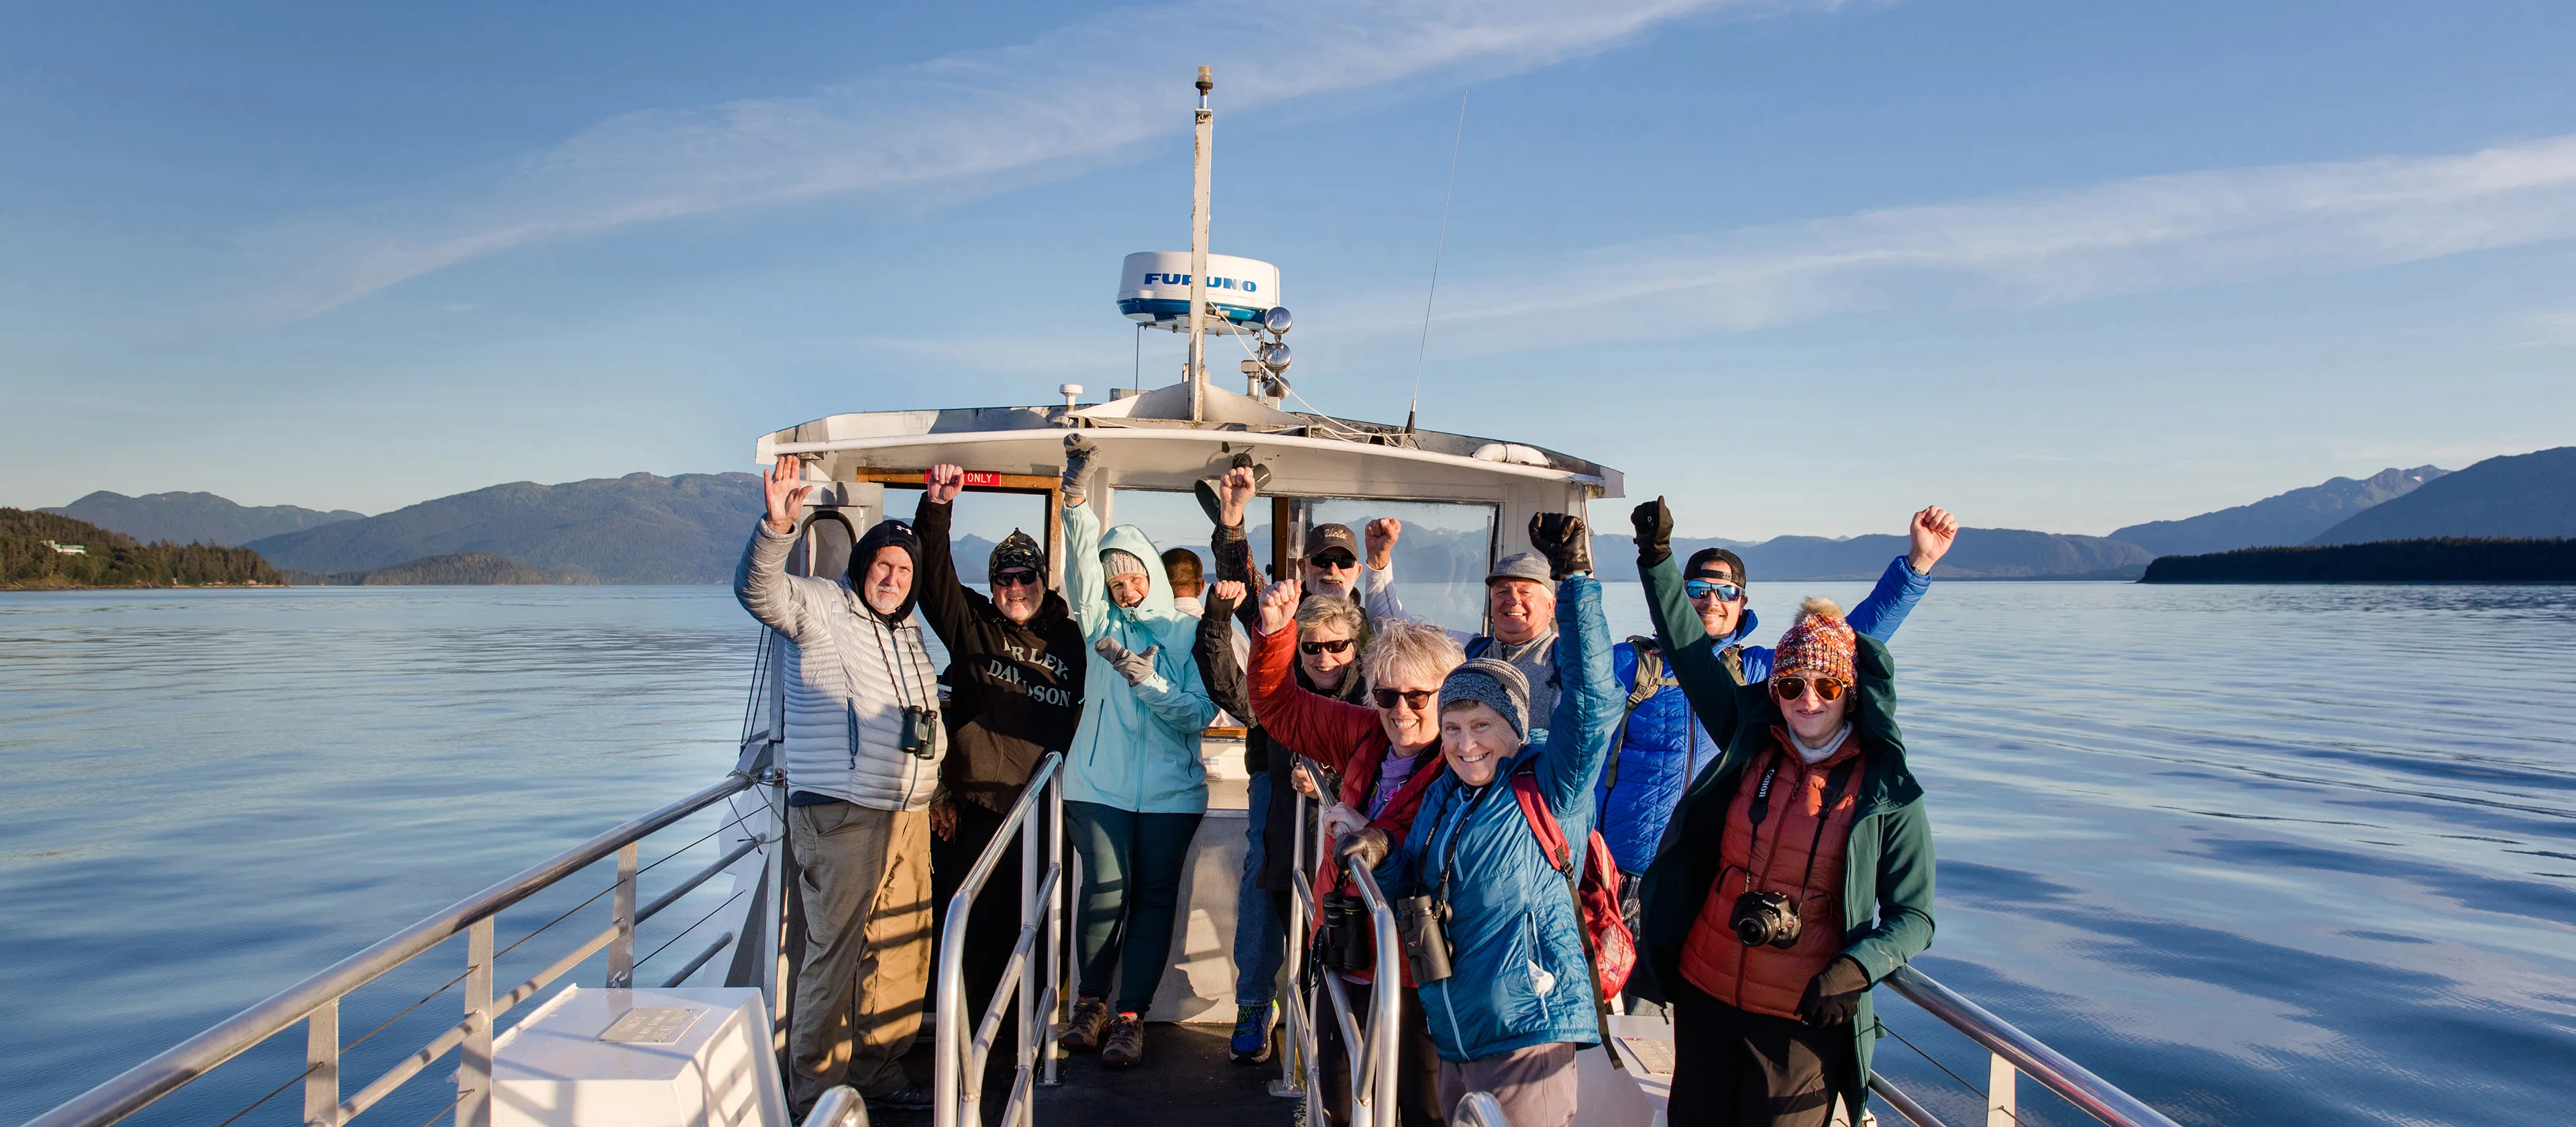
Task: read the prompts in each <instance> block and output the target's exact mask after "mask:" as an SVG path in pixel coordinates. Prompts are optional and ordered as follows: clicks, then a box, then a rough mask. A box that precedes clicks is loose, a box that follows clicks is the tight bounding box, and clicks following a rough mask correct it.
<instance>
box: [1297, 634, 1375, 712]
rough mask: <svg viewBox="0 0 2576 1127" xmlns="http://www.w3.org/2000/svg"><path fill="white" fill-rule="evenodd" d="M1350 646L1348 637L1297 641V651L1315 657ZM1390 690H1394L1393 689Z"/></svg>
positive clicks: (1334, 652) (1333, 652) (1340, 650)
mask: <svg viewBox="0 0 2576 1127" xmlns="http://www.w3.org/2000/svg"><path fill="white" fill-rule="evenodd" d="M1349 648H1351V640H1350V639H1348V638H1334V639H1331V640H1329V641H1322V642H1299V643H1297V652H1298V653H1301V654H1305V655H1306V656H1308V657H1313V656H1315V655H1316V654H1337V653H1340V652H1342V651H1344V650H1347V649H1349ZM1388 691H1390V692H1392V691H1393V690H1388ZM1387 707H1388V708H1393V707H1395V706H1394V705H1392V704H1389V705H1387Z"/></svg>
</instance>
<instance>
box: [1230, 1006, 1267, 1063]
mask: <svg viewBox="0 0 2576 1127" xmlns="http://www.w3.org/2000/svg"><path fill="white" fill-rule="evenodd" d="M1278 1018H1279V1003H1277V1002H1264V1003H1262V1004H1260V1005H1258V1006H1236V1007H1235V1008H1234V1039H1233V1040H1231V1041H1229V1042H1227V1043H1226V1046H1225V1058H1226V1059H1227V1060H1230V1061H1233V1062H1234V1063H1236V1064H1268V1063H1270V1028H1271V1026H1272V1025H1274V1024H1276V1023H1277V1021H1278Z"/></svg>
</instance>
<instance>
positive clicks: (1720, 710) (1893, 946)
mask: <svg viewBox="0 0 2576 1127" xmlns="http://www.w3.org/2000/svg"><path fill="white" fill-rule="evenodd" d="M1641 570H1645V571H1646V572H1647V575H1646V589H1647V590H1646V594H1647V606H1648V608H1649V609H1650V610H1652V611H1653V612H1654V615H1655V623H1656V629H1657V632H1658V633H1659V634H1660V635H1662V636H1663V638H1664V645H1665V647H1666V650H1667V652H1671V651H1673V650H1674V649H1676V648H1677V647H1674V646H1673V645H1672V641H1671V635H1670V633H1669V632H1666V631H1665V630H1664V623H1666V622H1668V621H1676V620H1678V619H1679V618H1680V617H1681V616H1689V617H1690V618H1691V619H1692V620H1694V623H1695V620H1696V619H1697V616H1698V612H1696V611H1694V610H1693V609H1692V608H1691V606H1690V603H1689V602H1688V601H1687V600H1686V599H1684V598H1683V597H1682V590H1681V583H1680V582H1679V578H1680V573H1679V571H1678V570H1677V569H1674V568H1671V567H1665V568H1662V569H1641ZM1656 570H1661V571H1664V572H1667V573H1670V574H1669V575H1668V576H1666V577H1664V578H1669V579H1671V580H1673V581H1672V582H1669V583H1657V582H1656V580H1657V578H1659V577H1658V576H1657V575H1656V574H1655V571H1656ZM1664 588H1669V590H1666V589H1664ZM1857 640H1858V642H1859V652H1858V653H1857V654H1856V655H1855V657H1856V659H1857V660H1856V662H1855V665H1856V668H1857V672H1858V673H1859V675H1860V687H1859V692H1858V693H1857V694H1856V704H1857V709H1856V711H1855V712H1854V714H1853V716H1852V730H1853V731H1854V733H1855V734H1857V735H1858V736H1859V737H1860V740H1861V747H1862V749H1863V750H1864V752H1865V753H1866V754H1867V756H1868V761H1869V773H1868V775H1867V776H1865V777H1864V779H1863V781H1862V783H1861V790H1860V798H1859V801H1860V809H1859V813H1858V814H1857V816H1856V817H1855V819H1854V821H1853V822H1852V835H1851V841H1850V844H1849V845H1848V846H1847V851H1846V853H1845V854H1844V867H1843V906H1842V914H1843V920H1844V930H1843V952H1842V953H1843V954H1845V955H1847V956H1850V958H1851V960H1852V961H1853V962H1856V963H1858V964H1860V967H1861V969H1862V970H1863V971H1865V972H1867V973H1868V974H1869V979H1870V981H1872V982H1876V981H1878V980H1880V979H1882V978H1885V977H1887V976H1888V974H1890V973H1891V972H1893V971H1895V970H1896V968H1897V967H1899V966H1902V965H1904V964H1905V961H1906V960H1907V959H1910V958H1913V957H1914V956H1915V955H1916V954H1919V953H1921V952H1922V951H1923V950H1924V949H1925V948H1927V947H1930V946H1931V945H1932V867H1933V866H1932V822H1931V819H1930V818H1928V817H1927V816H1926V815H1925V814H1924V810H1923V786H1922V784H1921V783H1918V782H1916V781H1915V779H1914V773H1913V772H1912V771H1909V770H1907V769H1906V765H1905V737H1904V733H1902V732H1900V731H1899V730H1898V729H1897V726H1896V663H1895V661H1894V660H1893V659H1892V658H1890V657H1889V656H1888V653H1887V646H1886V644H1885V643H1883V642H1880V641H1879V640H1878V639H1876V638H1872V637H1870V636H1869V635H1867V634H1862V635H1859V636H1858V639H1857ZM1714 656H1715V655H1713V654H1703V655H1702V659H1701V660H1699V661H1694V662H1687V663H1686V662H1684V661H1679V660H1677V661H1675V662H1674V665H1673V676H1674V679H1676V680H1678V681H1680V682H1681V686H1682V692H1683V693H1684V694H1686V695H1687V696H1688V697H1689V698H1690V703H1691V708H1692V709H1693V710H1695V711H1696V712H1698V714H1699V716H1700V720H1701V722H1702V723H1705V724H1706V725H1708V730H1709V732H1710V734H1712V735H1714V736H1716V737H1717V739H1718V741H1719V742H1720V743H1721V744H1723V745H1724V746H1725V748H1726V752H1725V754H1723V755H1721V756H1720V757H1719V758H1718V761H1717V762H1716V763H1715V764H1714V765H1712V766H1711V767H1709V768H1708V769H1707V770H1706V771H1703V772H1701V773H1700V777H1699V779H1698V781H1696V782H1694V783H1692V784H1691V788H1690V790H1689V791H1687V792H1685V793H1684V794H1683V795H1682V800H1681V804H1680V805H1678V806H1676V807H1674V809H1673V818H1672V821H1671V823H1670V824H1668V825H1667V826H1666V827H1665V829H1664V840H1663V844H1662V845H1661V846H1660V847H1658V848H1657V849H1656V851H1655V863H1654V865H1653V867H1651V868H1649V869H1648V870H1647V871H1646V882H1645V886H1644V888H1643V889H1642V890H1641V891H1640V894H1639V895H1640V896H1641V898H1642V900H1643V906H1644V918H1643V921H1642V922H1643V924H1644V929H1645V934H1643V935H1641V936H1639V937H1638V938H1639V940H1640V942H1641V944H1642V945H1643V946H1644V948H1645V955H1646V957H1647V958H1648V959H1650V960H1652V961H1653V963H1654V968H1655V973H1656V975H1657V976H1659V979H1658V980H1659V981H1662V982H1667V983H1673V984H1676V985H1678V984H1680V983H1682V982H1683V981H1684V979H1683V978H1682V975H1681V953H1682V945H1683V944H1684V943H1685V942H1686V941H1687V940H1688V939H1689V937H1690V929H1691V925H1692V924H1693V923H1695V922H1696V921H1697V920H1698V919H1699V911H1700V905H1701V904H1702V903H1703V902H1704V901H1705V900H1706V899H1707V898H1708V890H1709V887H1710V886H1711V885H1712V884H1713V883H1715V881H1716V880H1717V874H1718V869H1719V868H1720V867H1721V863H1720V862H1719V860H1718V845H1719V842H1721V841H1722V840H1724V837H1725V832H1724V831H1725V826H1726V813H1727V809H1728V807H1729V806H1731V805H1733V802H1734V798H1735V788H1736V786H1737V783H1738V781H1739V780H1740V779H1741V778H1742V777H1743V775H1744V769H1745V766H1746V765H1747V764H1750V763H1751V762H1753V760H1754V759H1755V757H1757V756H1759V755H1760V754H1761V753H1762V752H1763V750H1764V749H1766V748H1767V747H1769V746H1770V743H1771V739H1772V737H1771V729H1772V727H1773V726H1774V725H1777V724H1779V723H1781V719H1780V707H1779V705H1778V703H1777V702H1775V701H1773V700H1772V699H1771V694H1770V693H1769V692H1768V691H1767V689H1766V686H1765V685H1763V684H1753V685H1739V684H1737V683H1735V680H1734V678H1732V677H1730V676H1728V675H1727V673H1726V671H1725V669H1724V667H1723V666H1722V665H1721V664H1719V662H1718V661H1717V660H1713V659H1714ZM1877 1029H1878V1023H1877V1018H1876V1017H1875V1016H1874V1012H1873V1010H1872V1008H1871V1005H1870V999H1869V998H1868V997H1867V996H1866V995H1864V996H1863V997H1862V998H1861V1004H1860V1013H1859V1016H1857V1017H1856V1018H1855V1019H1853V1021H1852V1041H1853V1044H1852V1049H1853V1056H1854V1059H1856V1060H1858V1061H1859V1063H1860V1067H1859V1069H1858V1070H1857V1071H1856V1072H1855V1073H1854V1074H1853V1075H1852V1076H1851V1077H1849V1078H1847V1079H1849V1081H1850V1086H1849V1087H1847V1088H1846V1089H1845V1090H1844V1091H1843V1093H1842V1094H1843V1097H1844V1098H1845V1099H1846V1100H1848V1101H1850V1103H1851V1106H1852V1107H1853V1108H1855V1109H1858V1108H1860V1107H1864V1106H1866V1104H1865V1103H1864V1099H1865V1096H1864V1092H1865V1090H1866V1088H1867V1085H1868V1083H1869V1066H1870V1051H1871V1048H1872V1045H1873V1042H1875V1041H1876V1040H1877V1037H1876V1036H1875V1035H1874V1034H1875V1033H1876V1032H1877ZM1854 1117H1855V1118H1857V1112H1855V1115H1854Z"/></svg>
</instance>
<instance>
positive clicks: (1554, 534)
mask: <svg viewBox="0 0 2576 1127" xmlns="http://www.w3.org/2000/svg"><path fill="white" fill-rule="evenodd" d="M1529 541H1530V547H1533V548H1536V549H1538V554H1540V555H1542V556H1546V557H1547V569H1548V575H1549V577H1550V578H1554V579H1563V578H1565V577H1566V576H1569V575H1572V574H1574V573H1576V572H1578V571H1590V570H1592V537H1591V536H1589V535H1587V534H1585V532H1584V528H1583V518H1582V517H1578V516H1575V515H1573V514H1571V513H1532V514H1530V527H1529Z"/></svg>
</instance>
